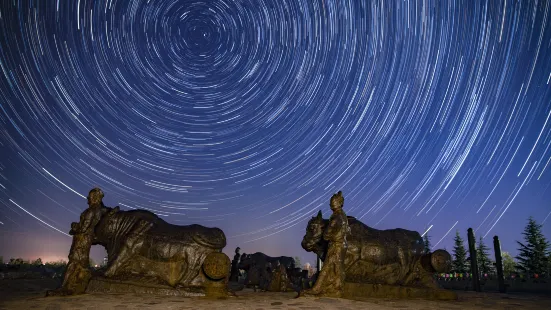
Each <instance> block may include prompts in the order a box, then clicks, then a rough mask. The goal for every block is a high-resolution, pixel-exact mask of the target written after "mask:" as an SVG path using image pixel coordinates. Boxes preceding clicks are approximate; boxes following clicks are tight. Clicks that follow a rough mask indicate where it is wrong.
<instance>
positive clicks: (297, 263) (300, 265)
mask: <svg viewBox="0 0 551 310" xmlns="http://www.w3.org/2000/svg"><path fill="white" fill-rule="evenodd" d="M293 259H294V261H295V268H298V267H300V268H301V269H302V263H301V262H300V257H298V256H295V257H293Z"/></svg>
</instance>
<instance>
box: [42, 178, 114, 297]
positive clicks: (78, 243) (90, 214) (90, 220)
mask: <svg viewBox="0 0 551 310" xmlns="http://www.w3.org/2000/svg"><path fill="white" fill-rule="evenodd" d="M103 196H104V194H103V192H102V190H101V189H99V188H94V189H92V190H91V191H90V193H89V194H88V197H87V200H88V208H87V209H86V210H84V212H82V214H81V215H80V222H78V223H74V222H73V223H71V231H69V234H70V235H72V236H73V243H72V244H71V250H70V252H69V263H68V264H67V269H66V271H65V274H64V276H63V283H62V285H61V288H59V289H57V290H54V291H49V292H48V293H47V296H63V295H76V294H84V292H85V291H86V287H87V286H88V282H89V281H90V278H91V277H92V273H91V271H90V248H91V247H92V241H93V239H94V228H95V227H96V225H97V224H98V223H99V221H100V219H101V217H102V216H103V215H104V214H106V213H108V212H112V213H114V212H117V211H118V210H119V207H115V208H108V207H106V206H105V205H104V204H103V201H102V199H103Z"/></svg>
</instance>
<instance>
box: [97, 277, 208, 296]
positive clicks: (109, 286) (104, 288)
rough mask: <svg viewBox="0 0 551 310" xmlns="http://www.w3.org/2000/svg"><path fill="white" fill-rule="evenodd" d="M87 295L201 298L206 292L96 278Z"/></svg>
mask: <svg viewBox="0 0 551 310" xmlns="http://www.w3.org/2000/svg"><path fill="white" fill-rule="evenodd" d="M86 293H130V294H140V295H142V294H146V295H163V296H184V297H201V296H205V295H206V294H205V292H201V291H200V290H192V289H178V288H173V287H170V286H168V285H158V284H146V283H140V282H136V281H119V280H111V279H107V278H102V277H94V278H92V280H90V282H89V283H88V287H87V288H86Z"/></svg>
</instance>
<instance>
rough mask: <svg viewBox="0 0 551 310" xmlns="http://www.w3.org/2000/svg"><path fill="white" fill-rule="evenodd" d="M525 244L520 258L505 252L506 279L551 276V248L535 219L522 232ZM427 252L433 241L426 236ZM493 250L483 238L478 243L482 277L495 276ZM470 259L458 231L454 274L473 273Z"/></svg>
mask: <svg viewBox="0 0 551 310" xmlns="http://www.w3.org/2000/svg"><path fill="white" fill-rule="evenodd" d="M522 235H523V239H524V240H523V242H521V241H517V244H518V246H519V248H518V255H517V256H515V257H514V258H513V257H512V256H511V255H510V254H509V253H508V252H502V253H501V257H502V263H503V274H504V275H506V276H509V275H512V274H519V275H523V276H525V277H528V278H531V277H549V276H550V273H551V247H550V244H549V242H548V241H547V239H546V238H545V236H544V235H543V233H542V225H541V224H538V223H537V222H536V221H535V220H534V218H532V217H530V218H529V219H528V224H527V225H526V227H525V228H524V231H523V232H522ZM423 239H424V245H425V252H426V253H430V238H429V237H428V235H427V234H425V236H424V238H423ZM490 252H491V250H490V248H489V247H488V246H487V245H486V244H485V243H484V240H483V238H482V237H480V238H479V240H478V242H477V244H476V261H477V265H478V269H479V273H480V275H482V276H485V275H489V274H495V272H496V270H495V262H494V260H492V259H491V257H490ZM470 265H471V264H470V258H469V257H468V255H467V249H466V248H465V242H464V240H463V238H462V237H461V234H460V233H459V231H456V233H455V238H454V246H453V261H452V272H453V273H459V274H465V273H471V266H470Z"/></svg>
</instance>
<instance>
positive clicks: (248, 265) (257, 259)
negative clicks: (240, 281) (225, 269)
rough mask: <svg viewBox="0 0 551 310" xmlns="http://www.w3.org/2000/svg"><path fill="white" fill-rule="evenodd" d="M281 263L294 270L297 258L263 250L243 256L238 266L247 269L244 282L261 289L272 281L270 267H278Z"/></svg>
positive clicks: (265, 287)
mask: <svg viewBox="0 0 551 310" xmlns="http://www.w3.org/2000/svg"><path fill="white" fill-rule="evenodd" d="M278 262H279V264H281V265H282V266H283V267H284V268H285V269H286V270H292V269H294V268H295V260H294V259H293V258H292V257H288V256H279V257H271V256H268V255H266V254H264V253H261V252H256V253H254V254H249V255H247V256H246V257H244V258H242V259H241V261H240V262H239V264H238V268H239V269H242V270H245V271H247V277H246V278H245V282H244V284H245V285H246V286H252V287H253V288H255V289H256V286H259V287H260V289H267V286H268V284H269V282H270V278H271V276H270V274H269V273H270V271H268V267H270V269H274V268H276V266H277V265H278Z"/></svg>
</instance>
